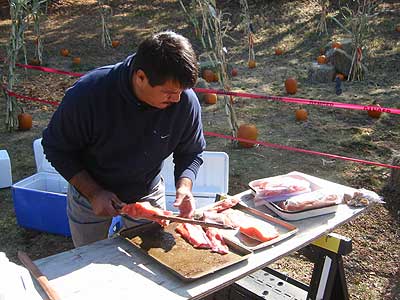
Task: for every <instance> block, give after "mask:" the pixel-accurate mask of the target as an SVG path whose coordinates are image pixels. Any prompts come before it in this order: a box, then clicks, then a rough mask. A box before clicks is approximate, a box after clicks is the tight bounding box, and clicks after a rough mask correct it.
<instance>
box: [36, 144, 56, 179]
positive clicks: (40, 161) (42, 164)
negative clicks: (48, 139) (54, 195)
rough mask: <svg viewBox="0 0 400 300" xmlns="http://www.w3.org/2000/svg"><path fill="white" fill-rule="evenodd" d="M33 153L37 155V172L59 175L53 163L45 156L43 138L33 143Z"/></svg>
mask: <svg viewBox="0 0 400 300" xmlns="http://www.w3.org/2000/svg"><path fill="white" fill-rule="evenodd" d="M33 153H34V155H35V162H36V170H37V172H38V173H39V172H47V173H54V174H58V172H57V171H56V169H54V167H53V166H52V165H51V163H50V162H49V161H48V160H47V159H46V157H45V156H44V152H43V146H42V139H41V138H40V139H37V140H34V141H33Z"/></svg>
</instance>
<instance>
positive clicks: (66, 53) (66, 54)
mask: <svg viewBox="0 0 400 300" xmlns="http://www.w3.org/2000/svg"><path fill="white" fill-rule="evenodd" d="M60 54H61V55H62V56H68V55H69V50H68V49H65V48H62V49H61V50H60Z"/></svg>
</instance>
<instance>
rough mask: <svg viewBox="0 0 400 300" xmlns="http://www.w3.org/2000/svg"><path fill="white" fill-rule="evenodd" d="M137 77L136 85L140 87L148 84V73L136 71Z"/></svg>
mask: <svg viewBox="0 0 400 300" xmlns="http://www.w3.org/2000/svg"><path fill="white" fill-rule="evenodd" d="M135 77H136V84H137V85H139V86H143V85H144V84H145V83H146V82H148V79H147V76H146V73H145V72H143V71H142V70H140V69H139V70H137V71H136V76H135Z"/></svg>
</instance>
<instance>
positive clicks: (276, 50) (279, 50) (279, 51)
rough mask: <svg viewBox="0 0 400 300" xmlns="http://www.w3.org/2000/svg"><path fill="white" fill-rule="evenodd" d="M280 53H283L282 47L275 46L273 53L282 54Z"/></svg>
mask: <svg viewBox="0 0 400 300" xmlns="http://www.w3.org/2000/svg"><path fill="white" fill-rule="evenodd" d="M282 54H283V49H281V48H275V55H282Z"/></svg>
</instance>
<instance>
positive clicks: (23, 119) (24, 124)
mask: <svg viewBox="0 0 400 300" xmlns="http://www.w3.org/2000/svg"><path fill="white" fill-rule="evenodd" d="M31 128H32V115H30V114H28V113H26V112H22V113H20V114H19V115H18V129H19V130H22V131H25V130H29V129H31Z"/></svg>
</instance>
